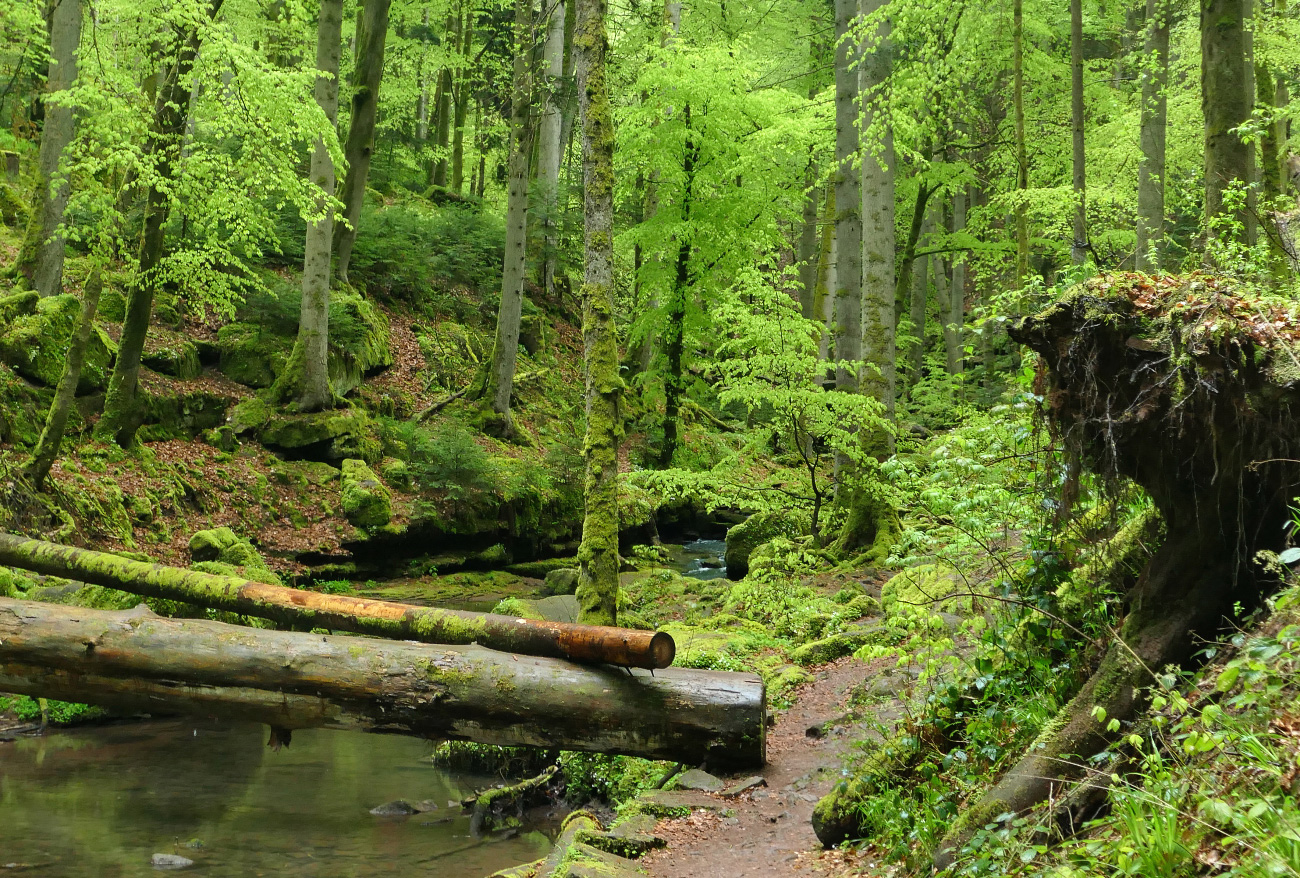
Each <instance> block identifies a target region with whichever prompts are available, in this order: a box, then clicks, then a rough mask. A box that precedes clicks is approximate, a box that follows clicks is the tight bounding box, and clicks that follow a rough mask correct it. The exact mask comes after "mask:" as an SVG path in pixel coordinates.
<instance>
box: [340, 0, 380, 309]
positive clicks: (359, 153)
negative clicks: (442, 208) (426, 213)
mask: <svg viewBox="0 0 1300 878" xmlns="http://www.w3.org/2000/svg"><path fill="white" fill-rule="evenodd" d="M390 3H391V0H364V2H363V4H362V7H361V15H360V16H359V17H358V25H359V26H358V28H357V54H356V59H357V60H356V70H355V72H354V73H353V75H352V80H353V84H354V85H355V86H356V90H355V91H354V92H353V93H352V121H351V123H350V124H349V125H348V140H347V143H346V144H345V145H344V147H343V155H344V158H346V159H347V163H348V169H347V172H346V173H345V174H344V175H343V191H342V192H341V193H340V195H339V200H340V201H342V202H343V218H344V219H345V220H347V223H346V224H339V225H336V226H335V227H334V247H335V249H336V250H337V251H338V278H339V281H340V282H342V283H345V284H346V283H347V282H348V263H349V262H351V260H352V245H353V244H355V243H356V241H357V229H358V228H359V227H360V225H361V208H362V206H363V205H364V204H365V201H366V178H367V177H369V176H370V157H371V155H372V154H373V153H374V151H375V117H376V115H377V114H378V111H379V84H380V81H381V80H382V79H383V75H384V44H385V43H386V42H387V40H388V8H389V5H390Z"/></svg>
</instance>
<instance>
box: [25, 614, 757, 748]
mask: <svg viewBox="0 0 1300 878" xmlns="http://www.w3.org/2000/svg"><path fill="white" fill-rule="evenodd" d="M0 691H5V692H14V693H18V694H30V695H33V696H38V697H48V698H60V699H65V700H68V701H85V702H90V703H92V704H101V705H104V706H107V707H112V708H116V709H120V710H126V711H149V712H151V713H152V712H156V711H158V710H159V709H168V710H172V711H176V712H181V713H189V714H196V715H202V716H217V717H222V718H225V719H232V720H242V721H252V722H262V723H267V724H268V725H270V726H272V728H273V729H275V730H276V731H277V733H278V734H277V737H278V738H279V739H280V741H282V742H283V741H285V740H286V739H287V738H288V735H287V734H285V732H292V730H293V729H300V728H318V727H323V728H333V729H353V730H359V731H371V732H384V733H388V734H401V735H414V736H418V737H424V738H441V739H452V740H462V741H476V742H479V743H483V744H500V745H507V746H526V747H546V748H558V747H562V748H564V749H566V750H586V751H592V752H601V753H622V754H627V755H632V756H641V757H645V758H648V759H667V760H672V761H678V762H687V763H690V764H698V763H700V762H702V761H705V760H708V761H709V762H710V763H717V764H719V765H720V766H722V767H724V768H735V769H742V768H756V767H758V766H760V765H762V764H763V760H764V755H765V753H764V748H765V740H764V731H765V730H764V720H765V716H764V715H765V704H764V692H763V682H762V680H761V679H760V678H759V677H758V676H757V675H754V674H736V673H726V672H719V671H697V670H688V669H679V668H667V669H664V670H661V671H658V672H656V673H655V674H654V675H653V676H652V675H651V674H650V673H649V672H648V671H639V672H629V671H625V670H623V669H621V668H610V667H588V666H583V665H575V664H573V663H571V662H565V661H559V660H556V659H548V658H538V657H533V656H515V655H510V654H509V653H503V652H497V651H495V650H491V649H485V648H483V647H481V646H453V645H445V644H443V645H438V646H428V645H425V644H416V643H402V642H394V641H386V640H372V639H369V638H364V637H341V636H328V635H321V634H311V633H306V632H302V633H299V632H293V631H265V630H261V629H257V628H244V627H240V626H237V625H225V624H222V623H221V622H210V621H207V620H197V619H167V618H163V617H161V616H156V615H154V614H153V613H151V612H149V610H148V609H147V608H145V607H143V606H141V607H136V608H135V609H133V610H125V611H120V612H108V611H104V610H87V609H84V608H81V607H64V606H58V605H55V604H43V603H37V602H34V601H17V600H11V599H0Z"/></svg>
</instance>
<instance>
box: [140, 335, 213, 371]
mask: <svg viewBox="0 0 1300 878" xmlns="http://www.w3.org/2000/svg"><path fill="white" fill-rule="evenodd" d="M144 348H145V349H144V352H143V353H142V354H141V355H140V362H142V363H144V364H145V365H146V366H148V367H149V368H150V369H153V370H154V371H155V372H159V373H161V374H163V375H171V376H172V377H173V378H182V379H188V378H197V377H198V376H199V374H200V373H202V371H203V366H202V364H200V362H199V349H198V348H197V347H195V345H194V342H192V341H190V340H189V339H188V338H186V337H185V336H184V335H182V334H180V333H179V332H171V331H169V330H162V329H158V328H154V329H153V330H152V331H151V332H150V333H149V337H148V338H147V339H146V340H145V345H144Z"/></svg>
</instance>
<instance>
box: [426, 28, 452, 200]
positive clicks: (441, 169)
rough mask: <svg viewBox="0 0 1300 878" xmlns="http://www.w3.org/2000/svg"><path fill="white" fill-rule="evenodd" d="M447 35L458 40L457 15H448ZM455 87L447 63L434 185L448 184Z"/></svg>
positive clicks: (440, 84) (440, 102)
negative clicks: (448, 153) (452, 97)
mask: <svg viewBox="0 0 1300 878" xmlns="http://www.w3.org/2000/svg"><path fill="white" fill-rule="evenodd" d="M445 33H446V35H447V37H449V38H450V39H452V40H455V41H457V42H455V43H453V45H456V44H458V36H457V34H456V16H454V15H448V16H447V27H446V30H445ZM454 88H455V83H454V82H453V80H452V71H451V65H450V64H445V65H443V68H442V78H441V79H440V80H439V81H438V125H437V128H436V129H435V131H434V140H435V142H436V143H437V146H438V162H437V164H435V165H434V167H433V180H432V182H433V185H435V186H446V185H447V168H448V163H447V147H448V146H449V145H450V144H451V93H452V91H453V90H454Z"/></svg>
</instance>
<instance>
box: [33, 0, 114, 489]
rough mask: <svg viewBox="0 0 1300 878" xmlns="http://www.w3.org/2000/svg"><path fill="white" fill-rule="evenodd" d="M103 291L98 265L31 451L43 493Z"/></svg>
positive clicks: (88, 281)
mask: <svg viewBox="0 0 1300 878" xmlns="http://www.w3.org/2000/svg"><path fill="white" fill-rule="evenodd" d="M63 2H65V3H66V2H69V0H63ZM103 289H104V277H103V272H102V271H101V269H100V265H99V263H98V262H96V263H95V266H94V268H92V269H91V272H90V277H89V278H87V279H86V285H85V287H84V288H83V289H82V293H81V318H80V320H79V321H78V323H77V330H76V334H75V335H73V337H72V347H71V348H70V349H69V350H68V359H67V362H65V363H64V364H63V375H62V376H61V377H60V378H59V386H58V387H57V388H56V389H55V391H54V401H53V402H52V403H51V404H50V411H49V414H47V415H46V416H45V429H43V430H42V431H41V438H40V440H39V441H37V443H36V449H35V450H34V451H32V462H31V464H30V465H29V466H28V468H27V475H28V477H29V478H30V479H31V480H32V484H33V485H35V486H36V490H38V491H40V490H44V486H45V479H46V477H48V476H49V474H50V467H52V466H54V461H55V460H56V459H57V458H58V456H59V447H60V446H61V445H62V444H63V433H64V431H65V429H66V428H67V426H68V416H69V415H70V414H72V404H73V402H74V401H75V400H76V396H77V382H79V381H80V380H81V367H82V366H83V365H85V362H86V347H87V346H88V345H89V344H90V336H91V334H92V333H93V332H94V331H95V313H96V311H98V310H99V294H100V292H101V291H102V290H103Z"/></svg>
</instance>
